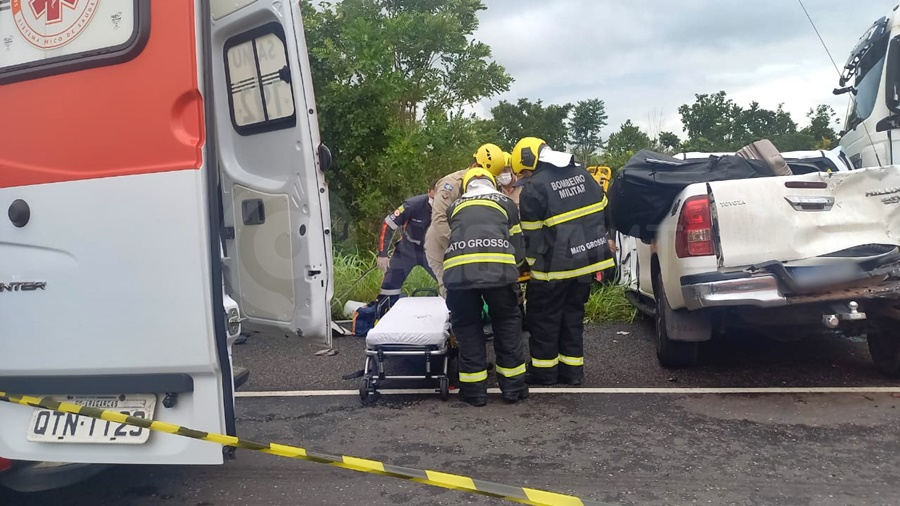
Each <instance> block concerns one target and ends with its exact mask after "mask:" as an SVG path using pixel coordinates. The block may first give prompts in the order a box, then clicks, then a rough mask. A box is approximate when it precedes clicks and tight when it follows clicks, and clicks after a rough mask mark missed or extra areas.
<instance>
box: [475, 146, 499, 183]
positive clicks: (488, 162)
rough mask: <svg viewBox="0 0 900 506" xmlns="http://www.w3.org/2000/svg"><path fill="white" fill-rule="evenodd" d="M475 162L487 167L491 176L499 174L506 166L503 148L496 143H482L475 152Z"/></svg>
mask: <svg viewBox="0 0 900 506" xmlns="http://www.w3.org/2000/svg"><path fill="white" fill-rule="evenodd" d="M474 156H475V163H477V164H478V165H481V166H482V167H483V168H485V169H487V170H488V171H489V172H490V173H491V174H492V175H493V176H495V177H496V176H499V175H500V173H501V172H503V168H504V167H506V157H504V156H503V150H502V149H500V147H499V146H497V145H496V144H482V145H481V147H479V148H478V151H476V152H475V155H474Z"/></svg>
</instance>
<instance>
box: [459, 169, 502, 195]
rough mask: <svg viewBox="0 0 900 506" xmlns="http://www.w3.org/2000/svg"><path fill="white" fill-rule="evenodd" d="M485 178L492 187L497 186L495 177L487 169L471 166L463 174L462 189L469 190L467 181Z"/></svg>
mask: <svg viewBox="0 0 900 506" xmlns="http://www.w3.org/2000/svg"><path fill="white" fill-rule="evenodd" d="M481 178H486V179H489V180H490V181H491V184H492V185H494V188H496V187H497V179H496V178H494V175H493V174H491V173H490V171H488V170H487V169H483V168H481V167H473V168H471V169H469V170H467V171H466V174H465V175H464V176H463V191H464V192H466V191H469V183H470V182H471V181H472V180H473V179H481Z"/></svg>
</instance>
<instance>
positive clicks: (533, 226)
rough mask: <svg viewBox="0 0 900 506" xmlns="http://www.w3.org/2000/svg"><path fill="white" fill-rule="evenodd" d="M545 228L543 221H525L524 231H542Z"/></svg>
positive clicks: (523, 223) (523, 224)
mask: <svg viewBox="0 0 900 506" xmlns="http://www.w3.org/2000/svg"><path fill="white" fill-rule="evenodd" d="M543 226H544V222H543V221H523V222H522V230H540V229H541V228H542V227H543Z"/></svg>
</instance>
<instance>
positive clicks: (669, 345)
mask: <svg viewBox="0 0 900 506" xmlns="http://www.w3.org/2000/svg"><path fill="white" fill-rule="evenodd" d="M653 296H654V297H653V298H654V299H656V359H657V360H658V361H659V365H661V366H663V367H666V368H673V369H676V368H685V367H694V366H696V365H697V362H698V361H699V357H700V344H699V343H696V342H686V341H673V340H672V339H669V332H668V330H666V314H668V313H671V312H672V308H671V306H669V301H668V299H666V291H665V289H664V288H663V283H662V276H661V275H660V274H657V275H656V276H655V277H654V278H653Z"/></svg>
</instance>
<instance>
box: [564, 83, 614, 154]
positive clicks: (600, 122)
mask: <svg viewBox="0 0 900 506" xmlns="http://www.w3.org/2000/svg"><path fill="white" fill-rule="evenodd" d="M607 118H608V116H607V115H606V104H604V102H603V101H602V100H600V99H597V98H592V99H588V100H582V101H580V102H578V103H577V104H575V108H574V109H573V112H572V120H571V121H570V125H569V130H570V139H569V141H570V143H571V144H572V146H573V151H574V154H575V159H576V160H577V161H579V162H580V163H582V164H588V163H590V158H591V155H592V154H594V153H595V152H596V151H597V150H598V149H600V148H601V147H602V146H603V139H602V138H601V137H600V131H601V130H602V129H603V127H604V126H606V120H607ZM585 166H587V165H585Z"/></svg>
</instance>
